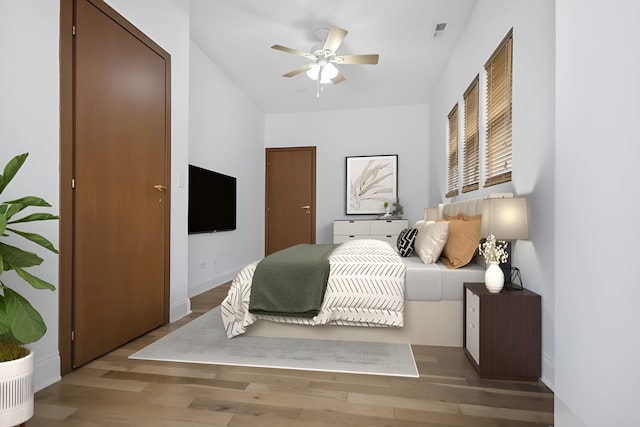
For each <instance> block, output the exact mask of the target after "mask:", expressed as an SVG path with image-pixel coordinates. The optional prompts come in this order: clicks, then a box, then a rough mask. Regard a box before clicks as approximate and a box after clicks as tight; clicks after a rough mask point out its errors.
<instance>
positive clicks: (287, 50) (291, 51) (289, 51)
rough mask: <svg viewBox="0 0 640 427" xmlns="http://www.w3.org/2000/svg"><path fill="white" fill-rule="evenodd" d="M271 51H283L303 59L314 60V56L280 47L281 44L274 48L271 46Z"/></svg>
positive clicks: (275, 45)
mask: <svg viewBox="0 0 640 427" xmlns="http://www.w3.org/2000/svg"><path fill="white" fill-rule="evenodd" d="M271 49H275V50H281V51H283V52H287V53H293V54H294V55H298V56H302V57H303V58H308V59H313V55H311V54H309V53H306V52H302V51H300V50H296V49H291V48H290V47H286V46H280V45H279V44H274V45H273V46H271Z"/></svg>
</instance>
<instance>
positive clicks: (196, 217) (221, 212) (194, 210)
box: [188, 165, 236, 234]
mask: <svg viewBox="0 0 640 427" xmlns="http://www.w3.org/2000/svg"><path fill="white" fill-rule="evenodd" d="M188 223H189V226H188V228H189V234H195V233H213V232H216V231H229V230H235V229H236V178H234V177H232V176H228V175H224V174H221V173H218V172H214V171H211V170H208V169H204V168H201V167H198V166H194V165H189V220H188Z"/></svg>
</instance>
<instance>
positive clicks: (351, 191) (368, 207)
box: [347, 156, 397, 214]
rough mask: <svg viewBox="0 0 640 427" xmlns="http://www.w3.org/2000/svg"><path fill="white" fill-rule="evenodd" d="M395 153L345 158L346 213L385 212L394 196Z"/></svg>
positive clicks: (394, 198)
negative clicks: (385, 207) (393, 154)
mask: <svg viewBox="0 0 640 427" xmlns="http://www.w3.org/2000/svg"><path fill="white" fill-rule="evenodd" d="M396 182H397V156H377V157H348V158H347V186H348V188H347V194H348V198H347V213H348V214H358V213H361V214H374V213H384V212H385V210H384V208H383V206H385V204H386V206H390V203H391V202H392V201H394V200H396V188H397V183H396Z"/></svg>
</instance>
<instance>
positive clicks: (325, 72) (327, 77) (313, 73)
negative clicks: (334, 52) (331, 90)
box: [307, 62, 338, 83]
mask: <svg viewBox="0 0 640 427" xmlns="http://www.w3.org/2000/svg"><path fill="white" fill-rule="evenodd" d="M320 68H321V67H320V65H318V64H313V66H312V67H311V68H309V69H308V70H307V76H309V78H310V79H311V80H318V74H320ZM337 75H338V68H337V67H336V66H335V65H333V64H332V63H331V62H328V63H327V64H326V65H324V66H323V67H322V79H321V80H320V83H331V79H332V78H334V77H335V76H337Z"/></svg>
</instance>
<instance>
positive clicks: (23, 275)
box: [0, 153, 58, 425]
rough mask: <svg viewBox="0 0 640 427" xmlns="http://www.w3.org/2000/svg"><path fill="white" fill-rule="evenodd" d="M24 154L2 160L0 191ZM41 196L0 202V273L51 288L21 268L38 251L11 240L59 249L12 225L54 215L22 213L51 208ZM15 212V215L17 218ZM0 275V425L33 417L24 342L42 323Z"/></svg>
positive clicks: (38, 334) (36, 335) (35, 259)
mask: <svg viewBox="0 0 640 427" xmlns="http://www.w3.org/2000/svg"><path fill="white" fill-rule="evenodd" d="M27 156H28V153H23V154H20V155H18V156H16V157H14V158H13V159H11V160H10V161H9V163H7V165H6V166H5V168H4V171H3V173H2V175H0V195H1V194H2V192H3V191H4V190H5V188H7V185H8V184H9V183H10V182H11V180H12V179H13V178H14V177H15V175H16V173H17V172H18V171H19V170H20V168H21V167H22V165H23V164H24V162H25V161H26V159H27ZM50 206H51V205H50V204H49V203H47V202H46V201H45V200H44V199H42V198H40V197H36V196H26V197H22V198H19V199H14V200H10V201H6V202H0V275H2V274H3V273H5V272H7V271H10V270H13V271H14V272H15V274H16V276H17V277H18V278H20V279H22V280H24V281H25V282H27V283H28V284H29V285H31V286H32V287H33V288H35V289H43V290H51V291H53V290H55V286H54V285H52V284H51V283H49V282H47V281H45V280H42V279H40V278H38V277H36V276H34V275H32V274H31V273H29V272H27V271H26V269H27V268H29V267H33V266H36V265H40V264H41V263H42V261H43V259H42V258H40V257H39V256H38V255H37V254H35V253H34V252H30V251H29V250H26V249H21V248H19V247H17V246H14V244H15V242H16V240H14V238H18V240H17V241H20V240H21V239H26V240H29V241H31V242H33V243H35V244H37V245H39V246H41V247H43V248H45V249H48V250H50V251H51V252H54V253H58V251H57V249H56V248H55V247H54V246H53V244H52V243H51V242H50V241H49V240H47V239H46V238H44V237H43V236H41V235H39V234H35V233H31V232H28V231H23V230H19V229H16V228H14V224H23V223H29V222H34V221H45V220H53V219H58V216H56V215H52V214H49V213H31V214H28V215H23V214H21V212H22V211H23V210H24V209H26V208H29V207H50ZM18 214H20V215H19V217H18ZM5 280H6V279H0V388H1V389H2V390H3V393H2V394H1V395H0V409H1V411H0V425H17V424H21V423H23V422H25V421H27V420H28V419H29V418H31V416H33V352H32V351H31V350H30V349H29V348H28V347H27V344H30V343H33V342H36V341H38V340H39V339H40V338H42V336H43V335H44V334H45V333H46V331H47V327H46V325H45V322H44V320H43V319H42V316H41V315H40V313H39V312H38V311H37V310H36V309H35V308H34V307H33V305H31V303H30V302H29V301H28V300H27V299H26V298H25V297H23V296H22V295H21V294H20V293H18V291H16V290H15V289H14V288H13V287H11V286H10V285H9V284H8V283H5Z"/></svg>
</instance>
